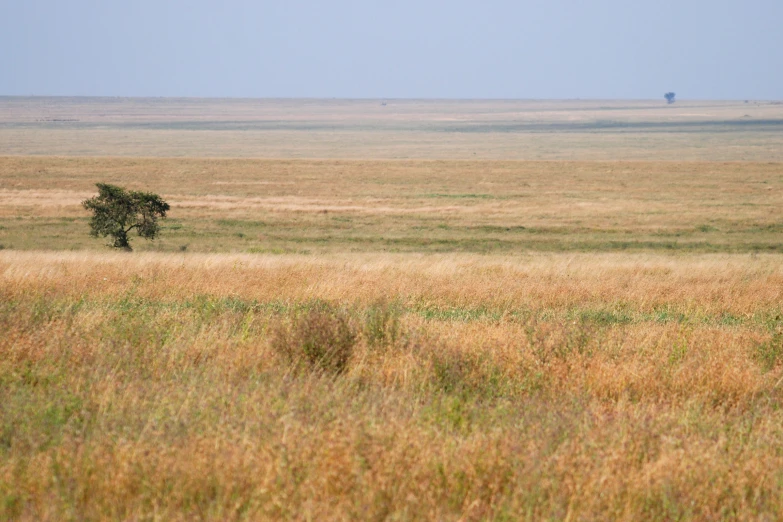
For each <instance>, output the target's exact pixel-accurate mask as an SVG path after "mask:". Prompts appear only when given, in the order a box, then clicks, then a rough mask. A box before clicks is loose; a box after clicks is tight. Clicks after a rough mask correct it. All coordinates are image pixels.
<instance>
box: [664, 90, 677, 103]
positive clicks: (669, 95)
mask: <svg viewBox="0 0 783 522" xmlns="http://www.w3.org/2000/svg"><path fill="white" fill-rule="evenodd" d="M675 96H677V95H676V94H675V93H673V92H667V93H666V94H664V95H663V97H664V98H666V103H670V104H671V103H674V102H675V100H674V97H675Z"/></svg>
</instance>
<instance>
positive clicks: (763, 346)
mask: <svg viewBox="0 0 783 522" xmlns="http://www.w3.org/2000/svg"><path fill="white" fill-rule="evenodd" d="M754 356H755V359H756V361H758V363H759V364H760V365H761V367H762V368H763V369H764V371H770V370H772V369H773V368H774V367H775V366H777V365H778V364H779V363H781V362H783V330H778V331H777V332H775V333H774V334H773V335H772V339H770V340H769V341H767V342H764V343H760V344H758V345H757V346H756V350H755V353H754Z"/></svg>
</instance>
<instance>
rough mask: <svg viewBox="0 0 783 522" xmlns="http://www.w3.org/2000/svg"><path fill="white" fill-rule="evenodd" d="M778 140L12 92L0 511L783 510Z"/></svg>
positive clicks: (0, 365) (651, 514)
mask: <svg viewBox="0 0 783 522" xmlns="http://www.w3.org/2000/svg"><path fill="white" fill-rule="evenodd" d="M781 130H783V105H781V104H779V103H773V102H756V101H752V100H749V101H747V102H745V101H740V102H688V101H683V102H677V103H675V104H673V105H671V106H668V105H666V104H665V102H663V100H661V102H658V101H649V102H628V101H622V102H610V101H606V102H604V101H570V102H566V101H555V102H534V101H529V102H526V101H412V100H386V101H385V102H384V103H383V104H382V103H381V102H380V100H378V101H368V100H359V101H345V100H298V101H292V100H172V99H168V100H167V99H154V100H152V99H67V98H7V97H6V98H3V97H0V138H1V139H0V247H1V248H0V332H1V335H0V519H2V520H193V519H199V520H281V519H282V520H454V521H456V520H615V519H616V520H779V519H781V518H783V409H782V408H781V405H782V404H783V402H782V401H783V145H781V142H780V136H781V134H780V131H781ZM97 182H107V183H113V184H117V185H122V186H126V187H128V188H132V189H140V190H149V191H152V192H155V193H158V194H160V195H161V196H162V197H163V198H164V199H166V200H167V201H168V202H169V203H170V204H171V210H170V212H169V216H168V217H167V218H166V219H165V220H164V221H162V230H161V236H160V238H159V239H156V240H154V241H150V242H147V241H144V240H142V239H141V238H134V239H132V246H133V248H134V251H133V252H132V253H125V252H122V253H120V252H114V251H112V249H110V248H109V247H107V246H106V245H105V243H106V240H104V239H96V238H92V237H90V236H89V234H88V232H89V227H88V220H89V215H88V214H87V213H86V212H85V210H84V209H83V208H82V207H81V204H80V203H81V201H83V200H84V199H86V198H88V197H91V196H92V195H94V194H95V193H96V189H95V183H97Z"/></svg>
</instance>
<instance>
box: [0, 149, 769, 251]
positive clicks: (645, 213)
mask: <svg viewBox="0 0 783 522" xmlns="http://www.w3.org/2000/svg"><path fill="white" fill-rule="evenodd" d="M781 165H783V164H781V163H774V162H765V163H744V162H739V163H738V162H730V163H717V162H689V163H674V162H589V161H582V162H555V161H547V162H518V161H434V160H398V161H370V160H365V161H359V160H352V161H350V160H238V159H232V160H208V159H187V160H186V159H154V158H153V159H142V158H134V159H122V158H49V157H45V158H38V157H5V158H0V244H2V245H4V246H5V247H6V248H14V249H58V250H67V249H85V248H88V249H95V250H105V248H104V246H103V245H104V243H105V241H100V240H96V239H92V238H90V237H89V236H88V235H86V234H85V230H87V220H88V217H89V216H88V214H87V213H86V212H85V211H84V209H82V208H81V206H80V204H79V203H80V201H82V200H84V199H86V198H88V197H90V196H92V195H93V194H94V193H95V192H96V189H95V186H94V184H95V182H96V181H104V182H109V183H116V184H120V185H124V186H129V187H133V188H139V189H145V190H153V191H155V192H157V193H159V194H162V195H163V196H164V197H165V198H166V199H167V200H168V201H169V202H170V203H171V205H172V211H171V213H170V218H169V220H168V222H167V223H166V224H165V227H164V233H163V234H162V237H161V240H160V241H158V242H155V243H144V242H142V241H136V245H135V248H137V249H139V250H145V249H146V250H150V249H152V250H158V251H164V252H165V251H168V252H173V251H179V250H180V249H181V248H186V249H187V250H188V251H191V252H192V251H200V252H246V253H247V252H255V253H263V252H272V253H311V254H324V253H339V252H473V253H522V252H528V251H549V252H557V251H572V252H577V251H623V250H625V251H653V252H654V251H663V252H675V253H687V252H696V253H708V252H742V253H745V252H779V251H781V249H783V244H781V241H780V237H781V232H783V205H781V194H783V170H782V169H781Z"/></svg>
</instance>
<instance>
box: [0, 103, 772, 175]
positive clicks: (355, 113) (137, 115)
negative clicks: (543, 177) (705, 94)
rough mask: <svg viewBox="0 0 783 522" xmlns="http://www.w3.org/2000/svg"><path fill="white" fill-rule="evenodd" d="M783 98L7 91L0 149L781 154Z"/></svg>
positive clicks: (499, 155)
mask: <svg viewBox="0 0 783 522" xmlns="http://www.w3.org/2000/svg"><path fill="white" fill-rule="evenodd" d="M782 132H783V102H779V101H755V100H748V101H747V103H745V102H744V101H726V102H711V101H688V100H682V101H678V102H677V103H675V104H673V105H667V104H666V103H665V101H664V100H663V98H661V99H660V100H648V101H608V100H562V101H525V100H521V101H519V100H506V101H504V100H387V102H386V105H385V106H384V105H382V104H381V100H241V99H229V100H210V99H171V98H160V99H155V98H143V99H138V98H45V97H36V98H20V97H1V96H0V155H9V154H13V155H27V154H35V155H67V156H136V157H138V156H154V157H243V158H247V157H251V158H311V159H318V158H336V159H346V158H353V159H405V158H414V159H427V158H429V159H482V160H485V159H515V160H610V161H614V160H629V159H630V160H669V161H695V160H702V161H783V149H782V148H781V138H780V136H781V133H782Z"/></svg>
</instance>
